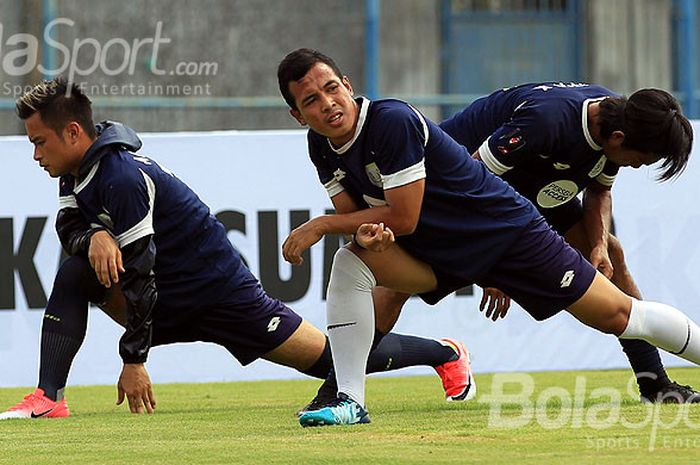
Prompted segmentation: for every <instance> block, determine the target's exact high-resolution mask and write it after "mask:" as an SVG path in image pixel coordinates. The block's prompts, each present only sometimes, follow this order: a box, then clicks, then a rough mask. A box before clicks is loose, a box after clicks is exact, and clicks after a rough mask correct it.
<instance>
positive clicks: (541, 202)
mask: <svg viewBox="0 0 700 465" xmlns="http://www.w3.org/2000/svg"><path fill="white" fill-rule="evenodd" d="M609 96H616V94H614V93H613V92H611V91H610V90H608V89H605V88H604V87H600V86H593V85H589V84H578V83H553V82H547V83H539V84H523V85H519V86H516V87H510V88H507V89H503V90H499V91H496V92H494V93H492V94H491V95H489V96H487V97H483V98H480V99H478V100H476V101H475V102H474V103H472V104H471V105H469V106H468V107H467V108H465V109H464V110H462V111H461V112H459V113H457V114H456V115H454V116H453V117H451V118H449V119H447V120H445V121H443V122H442V123H440V127H441V128H442V129H443V130H444V131H445V132H447V133H448V134H449V135H450V136H452V138H454V139H455V140H456V141H457V142H459V143H460V144H462V145H464V146H465V147H467V149H468V150H469V153H470V154H473V153H474V152H476V151H477V150H478V151H479V154H480V156H481V159H482V160H483V162H484V163H485V164H486V166H487V167H488V168H489V170H490V171H492V172H493V173H495V174H498V175H499V176H501V177H502V178H503V179H505V180H506V181H508V183H510V184H511V185H512V186H513V187H514V188H515V189H516V190H517V191H518V192H520V193H521V194H522V195H524V196H525V197H527V198H529V199H530V200H531V201H532V202H533V203H535V204H536V205H537V207H538V208H540V209H547V208H554V207H557V206H559V205H562V204H564V203H566V202H568V201H569V200H571V199H573V198H574V197H575V196H576V194H578V193H579V192H580V191H582V190H583V189H585V188H586V187H587V186H588V185H589V184H590V182H591V181H592V180H594V179H595V180H596V181H597V182H599V183H600V184H602V185H604V186H608V187H609V186H612V184H613V182H614V180H615V176H616V175H617V171H618V169H619V167H618V166H617V165H615V164H613V163H611V162H609V161H607V160H606V158H605V156H604V154H603V148H602V147H600V146H599V145H598V144H596V143H595V141H594V140H593V138H592V137H591V134H590V131H589V128H588V113H587V109H588V105H589V104H590V103H592V102H596V101H599V100H602V99H604V98H606V97H609Z"/></svg>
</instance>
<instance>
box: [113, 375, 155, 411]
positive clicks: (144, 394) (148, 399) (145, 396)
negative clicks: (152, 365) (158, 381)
mask: <svg viewBox="0 0 700 465" xmlns="http://www.w3.org/2000/svg"><path fill="white" fill-rule="evenodd" d="M117 392H118V398H117V405H121V404H122V402H124V398H125V397H126V399H127V400H128V402H129V410H131V413H138V414H141V413H143V412H144V410H145V411H146V412H148V413H149V414H151V413H153V411H154V410H155V408H156V398H155V397H154V396H153V386H151V379H150V378H149V377H148V372H147V371H146V367H144V366H143V363H125V364H124V367H123V368H122V373H121V375H119V382H118V383H117Z"/></svg>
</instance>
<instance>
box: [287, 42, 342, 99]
mask: <svg viewBox="0 0 700 465" xmlns="http://www.w3.org/2000/svg"><path fill="white" fill-rule="evenodd" d="M316 63H324V64H326V65H328V67H329V68H331V69H332V70H333V72H334V73H335V75H336V76H338V77H339V78H340V79H342V78H343V73H341V72H340V68H338V65H336V64H335V61H333V59H332V58H331V57H329V56H327V55H324V54H323V53H321V52H319V51H318V50H313V49H310V48H299V49H296V50H294V51H293V52H291V53H289V54H288V55H287V56H286V57H284V59H283V60H282V61H281V62H280V64H279V66H278V67H277V82H278V84H279V87H280V92H281V93H282V97H284V101H285V102H287V105H289V107H290V108H291V109H293V110H296V109H297V104H296V102H295V101H294V96H293V95H292V94H291V92H289V83H290V82H292V81H298V80H299V79H301V78H303V77H304V75H306V73H308V72H309V70H310V69H311V68H313V66H314V65H315V64H316Z"/></svg>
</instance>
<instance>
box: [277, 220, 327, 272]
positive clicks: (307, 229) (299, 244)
mask: <svg viewBox="0 0 700 465" xmlns="http://www.w3.org/2000/svg"><path fill="white" fill-rule="evenodd" d="M317 220H319V219H318V218H315V219H313V220H311V221H307V222H306V223H304V224H302V225H301V226H299V227H298V228H296V229H294V231H292V232H291V233H290V234H289V236H288V237H287V239H285V240H284V243H283V244H282V256H283V257H284V259H285V260H286V261H288V262H289V263H291V264H292V265H301V264H302V263H303V262H304V259H303V258H302V257H301V254H303V253H304V251H305V250H307V249H308V248H309V247H311V246H312V245H314V244H315V243H317V242H318V241H320V240H321V238H322V237H323V234H324V232H323V229H322V227H321V223H320V222H319V221H317Z"/></svg>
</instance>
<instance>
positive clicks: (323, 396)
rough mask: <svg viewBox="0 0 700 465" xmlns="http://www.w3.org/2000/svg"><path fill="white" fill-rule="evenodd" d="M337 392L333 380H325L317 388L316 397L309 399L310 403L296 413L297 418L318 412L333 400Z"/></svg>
mask: <svg viewBox="0 0 700 465" xmlns="http://www.w3.org/2000/svg"><path fill="white" fill-rule="evenodd" d="M334 376H335V374H334ZM337 392H338V386H337V385H336V383H335V378H333V381H329V380H328V379H326V380H325V381H324V382H323V384H321V386H320V387H319V388H318V392H317V393H316V397H314V398H313V399H311V402H309V403H308V404H306V405H305V406H304V407H303V408H302V409H301V410H299V411H298V412H297V417H300V416H302V415H303V414H305V413H306V412H309V411H311V410H318V409H320V408H323V407H324V406H325V405H326V404H328V403H329V402H330V401H332V400H333V399H335V397H336V394H337Z"/></svg>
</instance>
